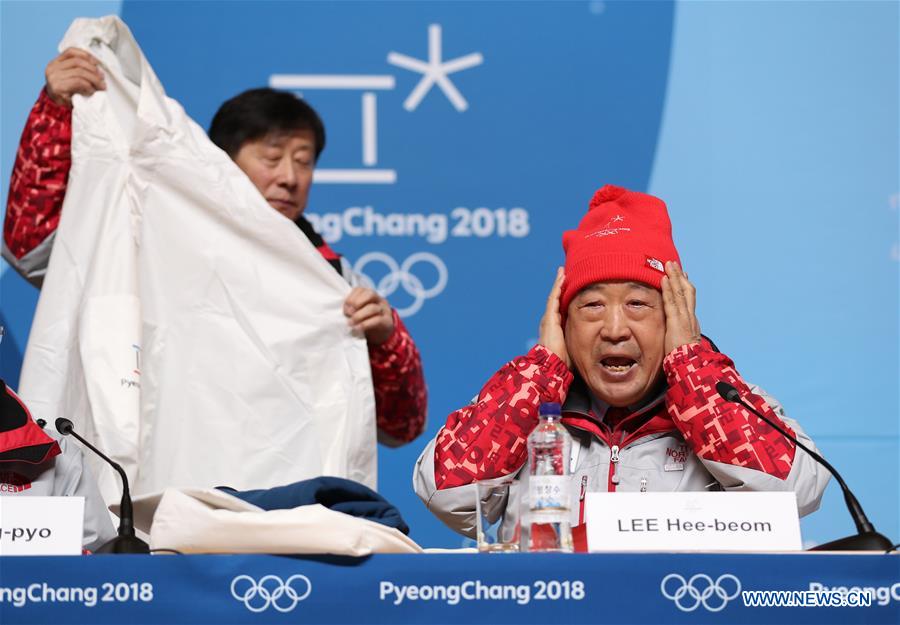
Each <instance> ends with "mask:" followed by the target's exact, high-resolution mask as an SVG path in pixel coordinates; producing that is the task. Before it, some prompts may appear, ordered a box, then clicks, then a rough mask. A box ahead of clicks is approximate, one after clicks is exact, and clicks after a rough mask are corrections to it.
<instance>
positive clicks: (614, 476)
mask: <svg viewBox="0 0 900 625" xmlns="http://www.w3.org/2000/svg"><path fill="white" fill-rule="evenodd" d="M618 483H619V446H618V445H613V446H612V449H610V450H609V492H611V493H612V492H615V490H616V485H617V484H618Z"/></svg>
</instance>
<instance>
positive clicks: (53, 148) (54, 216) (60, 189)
mask: <svg viewBox="0 0 900 625" xmlns="http://www.w3.org/2000/svg"><path fill="white" fill-rule="evenodd" d="M71 143H72V109H70V108H68V107H65V106H62V105H60V104H57V103H55V102H54V101H53V100H51V99H50V97H49V96H48V95H47V92H46V91H44V90H41V95H40V97H38V100H37V102H36V103H35V105H34V107H33V108H32V109H31V113H30V114H29V116H28V121H27V122H26V124H25V130H24V131H23V132H22V138H21V140H20V142H19V149H18V151H17V152H16V162H15V164H14V165H13V172H12V177H11V179H10V183H9V197H8V198H7V202H6V218H5V220H4V222H3V243H4V246H3V257H4V258H5V259H6V260H7V261H8V262H9V264H10V265H11V266H12V267H13V268H14V269H15V270H16V271H18V272H19V273H20V274H21V275H22V276H23V277H24V278H25V279H27V280H29V281H30V282H32V283H33V284H36V285H37V286H40V283H41V281H42V280H43V276H44V273H45V272H46V270H47V263H48V261H49V258H50V249H51V247H52V244H53V235H54V234H55V232H56V227H57V226H58V225H59V216H60V211H61V209H62V204H63V200H64V199H65V195H66V184H67V182H68V178H69V169H70V168H71V166H72V157H71V151H70V148H71Z"/></svg>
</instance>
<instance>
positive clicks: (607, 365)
mask: <svg viewBox="0 0 900 625" xmlns="http://www.w3.org/2000/svg"><path fill="white" fill-rule="evenodd" d="M600 364H601V365H602V366H603V368H604V369H606V370H607V371H609V372H610V373H625V372H626V371H628V370H630V369H631V368H632V367H633V366H635V365H636V364H637V361H636V360H635V359H634V358H628V357H627V356H607V357H606V358H601V359H600Z"/></svg>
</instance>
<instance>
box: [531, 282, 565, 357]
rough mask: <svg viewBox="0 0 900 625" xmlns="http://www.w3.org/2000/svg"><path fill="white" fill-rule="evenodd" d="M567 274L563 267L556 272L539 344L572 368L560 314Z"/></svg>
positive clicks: (548, 298)
mask: <svg viewBox="0 0 900 625" xmlns="http://www.w3.org/2000/svg"><path fill="white" fill-rule="evenodd" d="M565 279H566V274H565V271H564V270H563V268H562V267H560V268H559V269H557V270H556V280H554V282H553V288H552V289H551V290H550V295H549V297H547V308H546V310H545V311H544V316H543V317H541V328H540V339H538V343H540V344H541V345H543V346H544V347H546V348H547V349H549V350H550V351H551V352H553V353H554V354H556V355H557V356H558V357H559V359H560V360H562V361H563V362H564V363H566V366H567V367H568V368H569V369H571V368H572V359H571V358H569V352H568V351H567V350H566V337H565V336H564V335H563V327H562V315H561V314H560V312H559V295H560V293H561V292H562V285H563V282H565Z"/></svg>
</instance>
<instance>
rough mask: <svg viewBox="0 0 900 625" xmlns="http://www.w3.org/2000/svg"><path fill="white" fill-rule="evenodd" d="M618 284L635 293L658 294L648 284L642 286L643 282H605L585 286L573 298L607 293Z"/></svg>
mask: <svg viewBox="0 0 900 625" xmlns="http://www.w3.org/2000/svg"><path fill="white" fill-rule="evenodd" d="M618 284H622V285H625V286H627V287H628V288H629V289H634V290H637V291H644V292H646V293H658V292H659V291H657V290H656V289H655V288H653V287H652V286H650V285H648V284H644V283H643V282H635V281H633V280H605V281H603V282H592V283H591V284H589V285H587V286H586V287H584V288H583V289H581V290H580V291H578V294H577V295H576V296H575V297H584V296H586V295H592V294H594V295H596V294H602V293H604V292H605V291H607V290H608V289H609V288H610V287H612V286H613V285H618Z"/></svg>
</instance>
